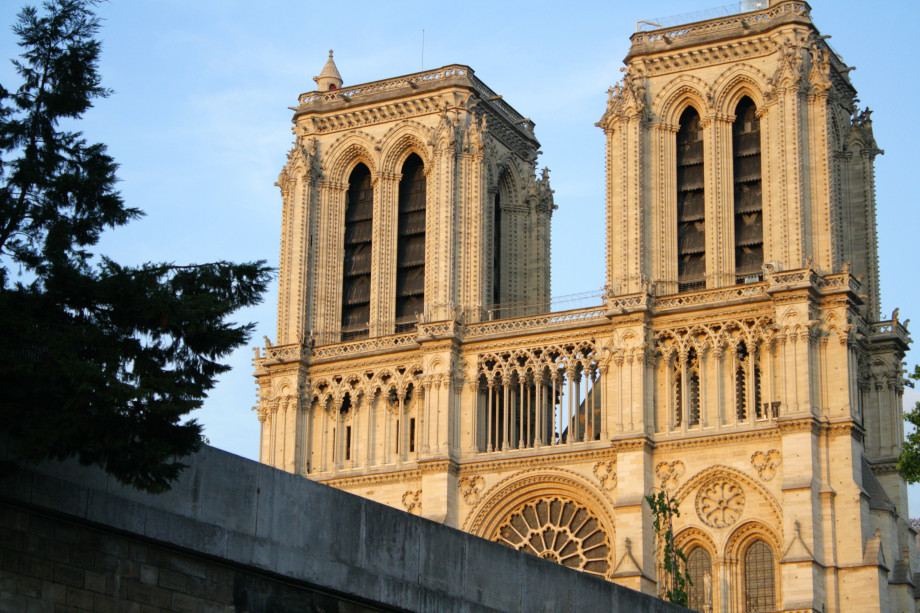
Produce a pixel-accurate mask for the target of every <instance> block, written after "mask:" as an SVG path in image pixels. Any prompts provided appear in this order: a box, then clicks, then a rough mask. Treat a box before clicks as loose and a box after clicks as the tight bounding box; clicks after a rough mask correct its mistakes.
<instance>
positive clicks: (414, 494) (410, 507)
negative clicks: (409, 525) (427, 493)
mask: <svg viewBox="0 0 920 613" xmlns="http://www.w3.org/2000/svg"><path fill="white" fill-rule="evenodd" d="M402 503H403V506H404V507H405V508H406V512H407V513H412V514H413V515H421V514H422V490H415V491H412V490H409V491H408V492H406V493H405V494H403V495H402Z"/></svg>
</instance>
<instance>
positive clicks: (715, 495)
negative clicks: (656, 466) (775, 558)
mask: <svg viewBox="0 0 920 613" xmlns="http://www.w3.org/2000/svg"><path fill="white" fill-rule="evenodd" d="M707 488H714V489H712V490H711V491H707ZM735 488H737V489H738V490H740V493H741V494H742V497H743V499H744V500H745V502H744V504H743V505H737V504H735V505H734V506H733V507H731V505H730V502H731V500H729V498H732V497H733V496H734V495H735V491H736V489H735ZM693 494H695V495H696V499H695V500H694V503H695V506H696V507H697V508H696V511H697V518H698V519H699V521H701V522H703V523H704V524H707V521H709V522H710V523H709V524H707V525H711V526H712V527H716V528H718V529H722V528H734V526H735V525H737V524H741V523H744V522H745V521H746V518H747V517H748V516H747V515H745V509H747V508H751V507H752V504H753V503H752V502H751V501H750V500H749V499H750V498H751V497H752V496H753V497H755V498H759V499H760V502H761V503H762V507H761V509H762V511H761V512H759V517H760V518H761V519H767V518H769V519H771V520H772V523H773V525H775V526H777V528H778V529H780V528H779V526H780V522H781V518H782V516H783V515H782V510H781V507H780V505H779V502H778V501H777V500H776V497H775V496H774V495H773V494H772V493H771V492H770V491H769V490H768V489H766V488H765V487H764V486H763V485H761V484H760V483H759V482H758V481H757V480H756V479H754V478H753V477H751V476H750V475H747V474H746V473H743V472H741V471H740V470H738V469H736V468H732V467H730V466H724V465H721V464H717V465H715V466H710V467H709V468H705V469H703V470H701V471H699V472H698V473H696V474H695V475H693V476H692V477H690V478H689V479H687V481H685V482H684V484H683V485H681V486H680V488H678V490H677V491H676V492H675V493H674V499H675V500H676V501H677V502H678V503H679V504H683V502H684V500H686V499H687V498H688V497H689V496H691V495H693ZM729 507H731V508H733V509H734V512H730V511H725V512H720V514H718V516H712V517H710V515H712V514H711V513H710V512H709V509H717V508H718V509H727V508H729ZM764 525H766V524H764ZM777 542H779V541H777ZM777 547H778V545H777Z"/></svg>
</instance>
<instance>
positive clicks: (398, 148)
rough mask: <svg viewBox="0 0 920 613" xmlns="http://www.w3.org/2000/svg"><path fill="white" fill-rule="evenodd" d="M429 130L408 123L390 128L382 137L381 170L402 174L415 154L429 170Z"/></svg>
mask: <svg viewBox="0 0 920 613" xmlns="http://www.w3.org/2000/svg"><path fill="white" fill-rule="evenodd" d="M428 132H429V131H428V130H427V129H426V128H425V127H424V126H422V125H421V124H419V123H416V122H410V121H407V122H405V123H400V124H398V125H396V126H394V127H393V128H390V129H389V130H388V131H387V133H386V134H384V135H383V137H381V139H380V142H381V143H382V144H381V149H380V160H381V162H380V170H381V172H383V173H385V174H388V175H393V174H397V173H399V172H401V170H402V167H403V165H404V164H405V162H406V160H407V159H408V158H409V156H410V155H412V154H413V153H414V154H415V155H417V156H418V157H419V159H421V161H422V165H423V166H424V167H425V168H426V169H428V168H429V167H430V166H431V147H430V145H426V144H425V143H426V142H427V141H428V138H429V134H428Z"/></svg>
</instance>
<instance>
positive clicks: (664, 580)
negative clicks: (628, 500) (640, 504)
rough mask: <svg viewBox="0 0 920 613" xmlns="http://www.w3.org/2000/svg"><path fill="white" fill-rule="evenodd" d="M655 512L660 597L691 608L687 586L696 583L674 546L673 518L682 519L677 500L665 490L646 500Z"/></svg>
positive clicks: (679, 551) (653, 513)
mask: <svg viewBox="0 0 920 613" xmlns="http://www.w3.org/2000/svg"><path fill="white" fill-rule="evenodd" d="M645 501H646V502H648V506H649V507H650V508H651V509H652V515H653V516H654V518H655V519H654V520H653V522H652V528H653V529H654V530H655V543H656V548H657V551H658V564H659V573H658V575H659V576H658V596H659V598H662V599H664V600H667V601H668V602H673V603H674V604H679V605H682V606H685V607H686V606H687V605H688V603H689V596H688V594H687V587H688V586H689V585H691V584H692V581H690V573H689V572H688V571H687V557H686V556H685V555H684V552H682V551H681V550H680V549H677V548H676V547H675V546H674V529H673V526H672V521H671V520H672V518H674V517H679V516H680V509H679V508H678V506H677V501H676V500H674V499H672V498H671V497H670V496H668V493H667V492H666V491H664V490H659V491H658V492H657V493H653V494H650V495H648V496H646V497H645Z"/></svg>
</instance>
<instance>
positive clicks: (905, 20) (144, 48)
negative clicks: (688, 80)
mask: <svg viewBox="0 0 920 613" xmlns="http://www.w3.org/2000/svg"><path fill="white" fill-rule="evenodd" d="M718 5H719V0H694V1H688V0H680V1H678V0H649V1H647V2H644V3H641V4H640V3H638V2H636V3H627V2H611V1H609V0H608V1H595V0H584V1H582V2H572V3H558V2H553V3H548V2H539V1H537V2H534V1H530V2H519V1H505V2H480V1H467V2H462V3H446V2H418V1H411V2H379V1H378V2H363V1H359V0H351V1H350V2H307V1H300V2H297V1H293V0H291V1H282V0H262V1H260V2H253V1H252V0H192V1H189V0H131V1H128V2H125V1H113V2H108V3H104V4H102V5H101V6H99V7H98V13H99V15H100V16H101V17H102V18H103V29H102V32H101V38H102V39H103V41H104V47H103V55H102V61H101V71H102V75H103V78H104V85H105V86H107V87H109V88H111V89H113V90H114V92H115V93H114V95H113V96H111V97H110V98H108V99H106V100H102V101H100V102H99V103H98V104H97V105H96V108H94V109H93V110H92V111H91V112H90V113H89V114H88V115H87V118H86V120H85V121H84V122H83V125H82V129H83V131H84V132H85V134H86V136H87V138H88V139H89V140H90V141H94V142H95V141H99V142H103V143H106V144H107V145H108V147H109V151H110V153H111V154H112V155H113V156H114V157H115V159H116V160H117V161H118V162H119V163H120V164H121V168H120V170H119V173H118V175H119V177H120V179H121V191H122V194H123V196H124V197H125V200H126V201H127V203H128V204H129V205H130V206H133V207H139V208H141V209H143V210H144V211H146V213H147V216H146V217H145V218H144V219H143V220H141V221H138V222H133V223H131V224H130V225H128V226H126V227H125V228H122V229H119V230H117V231H114V232H110V233H108V234H107V235H105V237H104V239H103V241H102V243H101V244H100V246H99V251H100V252H102V253H106V254H107V255H109V256H111V257H113V258H114V259H115V260H116V261H119V262H122V263H139V262H144V261H151V260H152V261H173V262H177V263H192V262H208V261H214V260H219V259H228V260H237V261H243V260H255V259H265V260H268V261H269V262H270V263H271V264H272V265H273V266H277V263H278V251H279V236H280V220H281V198H280V195H279V192H278V188H277V187H274V185H273V184H274V182H275V180H276V179H277V176H278V173H279V171H280V170H281V167H282V165H283V164H284V161H285V159H286V155H287V152H288V150H289V149H290V146H291V143H292V135H291V131H290V126H291V124H290V119H291V115H292V113H291V111H290V109H289V108H288V107H289V106H293V105H295V104H296V101H297V96H298V95H299V94H300V93H302V92H304V91H310V90H312V89H314V86H315V83H314V82H313V80H312V77H313V76H314V75H316V74H318V73H319V72H320V70H321V69H322V66H323V64H324V63H325V61H326V57H327V55H328V52H329V49H334V50H335V61H336V64H337V65H338V68H339V71H340V72H341V74H342V77H343V79H344V81H345V85H346V86H347V85H350V84H357V83H364V82H367V81H374V80H377V79H384V78H387V77H392V76H397V75H401V74H406V73H411V72H417V71H419V70H421V69H422V68H425V69H429V68H435V67H438V66H443V65H446V64H454V63H459V64H466V65H468V66H471V67H472V68H473V69H474V70H475V71H476V75H477V76H478V77H480V78H481V79H482V80H483V81H485V82H486V83H487V84H488V85H489V86H490V87H491V88H492V89H494V90H495V91H496V92H498V93H500V94H502V95H503V96H504V99H505V100H506V101H507V102H509V103H510V104H511V105H512V106H514V107H515V108H516V109H517V110H518V111H520V112H521V113H522V114H523V115H524V116H525V117H530V118H531V119H533V120H534V121H535V122H536V134H537V137H538V138H539V139H540V142H541V144H542V150H543V151H544V154H543V155H542V156H541V157H540V160H539V165H540V166H541V167H542V166H547V167H549V168H550V170H551V171H552V172H551V180H552V186H553V188H554V189H555V201H556V204H557V205H558V206H559V209H558V210H557V211H556V213H555V214H554V218H553V230H552V231H553V250H552V268H553V292H552V293H553V295H562V294H572V293H576V292H584V291H590V290H595V289H598V288H600V287H601V286H602V285H603V284H604V235H603V231H604V141H603V135H602V133H601V131H600V130H599V129H598V128H596V127H595V126H594V123H595V122H596V121H597V120H598V119H599V118H600V116H601V114H602V113H603V112H604V109H605V102H606V98H607V96H606V93H605V91H606V90H607V88H608V87H609V86H611V85H613V84H614V83H615V82H616V81H618V80H619V78H620V67H621V66H622V58H623V57H624V56H625V55H626V52H627V51H628V49H629V36H630V34H632V33H633V32H634V31H635V22H636V21H638V20H640V19H652V18H658V17H667V16H671V15H678V14H682V13H686V12H689V11H697V10H704V9H708V8H710V7H712V6H718ZM18 10H19V4H18V2H17V1H16V0H7V1H6V2H3V3H2V4H0V32H2V34H0V58H12V57H14V56H15V55H16V54H17V53H18V50H17V47H16V45H15V42H16V41H15V38H14V36H13V35H12V34H11V33H10V30H9V27H10V25H11V24H12V23H13V20H14V19H15V15H16V13H17V12H18ZM812 18H813V19H814V21H815V23H816V24H817V26H818V28H819V29H820V30H821V32H822V33H823V34H830V35H832V38H831V40H830V41H829V42H830V44H831V45H832V46H833V47H834V49H835V50H836V51H837V52H838V53H840V54H841V55H842V57H843V59H844V61H845V62H847V63H848V64H849V65H851V66H856V67H857V70H855V71H854V72H852V73H851V78H852V81H853V83H854V85H855V86H856V88H857V89H858V90H859V92H860V99H861V100H862V105H864V106H865V105H868V106H869V107H870V108H872V109H873V110H874V111H875V114H874V115H873V116H872V119H873V122H874V129H875V136H876V140H877V141H878V144H879V146H880V147H881V148H882V149H884V150H885V155H883V156H880V157H879V158H877V160H876V186H877V203H878V238H879V252H880V266H881V282H882V310H883V313H885V314H890V313H891V311H892V309H894V308H895V307H900V309H901V319H902V320H904V319H907V318H911V317H912V318H914V319H915V320H916V322H917V324H916V325H918V326H920V309H918V303H920V300H918V298H920V284H918V276H917V274H916V260H917V255H918V248H917V244H918V241H920V236H918V229H920V206H918V202H917V187H916V186H917V182H918V178H920V164H918V161H917V160H918V158H917V144H918V143H920V119H918V116H920V108H918V106H920V105H918V103H917V100H918V99H920V86H918V83H920V69H918V64H917V63H916V61H915V43H914V40H913V39H914V37H913V36H912V35H910V34H909V33H908V34H905V33H904V29H903V27H904V25H905V24H911V26H913V25H915V24H917V23H918V22H920V3H917V2H915V1H913V0H897V1H887V2H875V3H868V2H863V1H857V0H834V1H831V0H815V1H814V2H813V3H812ZM423 30H424V60H423V45H422V39H423V36H422V31H423ZM0 83H2V84H3V85H4V86H6V87H7V88H8V89H10V88H13V87H15V86H16V85H18V81H17V80H16V78H15V76H14V74H13V70H12V67H11V66H10V65H9V63H7V62H0ZM915 113H916V114H915ZM276 298H277V284H275V285H273V286H272V288H271V290H270V291H269V293H268V294H266V296H265V303H264V304H263V305H262V306H260V307H257V308H254V309H250V310H248V311H246V312H243V313H241V314H240V320H241V321H255V322H257V324H258V328H257V331H256V333H255V334H254V336H253V339H252V342H251V344H252V345H262V344H263V341H262V337H263V335H265V336H268V337H269V338H270V339H272V340H274V339H275V319H276V316H275V301H276ZM251 359H252V350H251V349H248V348H244V349H241V350H239V351H237V352H236V354H234V356H233V357H232V364H233V370H232V371H231V372H230V373H228V374H227V375H225V376H224V377H223V378H222V379H221V381H220V383H219V384H218V386H217V387H216V388H215V389H214V390H212V393H211V395H210V397H209V398H208V400H207V401H206V403H205V407H204V408H203V409H202V410H200V411H198V412H197V413H196V415H195V416H196V417H197V418H198V419H199V420H200V421H202V422H203V423H204V425H205V434H206V436H208V438H209V439H210V441H211V443H212V444H213V445H215V446H217V447H220V448H223V449H226V450H228V451H231V452H233V453H237V454H240V455H243V456H246V457H249V458H257V457H258V441H257V438H258V436H257V435H258V421H257V420H256V417H255V414H254V413H253V412H252V411H251V410H250V409H251V407H252V406H253V405H254V404H255V403H256V395H255V384H254V381H253V378H252V365H251ZM907 361H908V363H909V364H914V363H918V361H920V349H915V350H913V351H911V353H910V354H908V357H907ZM917 399H920V395H918V394H916V393H913V392H911V394H910V396H909V400H908V401H909V402H911V403H913V402H914V401H916V400H917ZM911 499H912V502H911V508H912V514H913V515H914V516H920V488H914V490H913V491H912V496H911Z"/></svg>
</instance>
